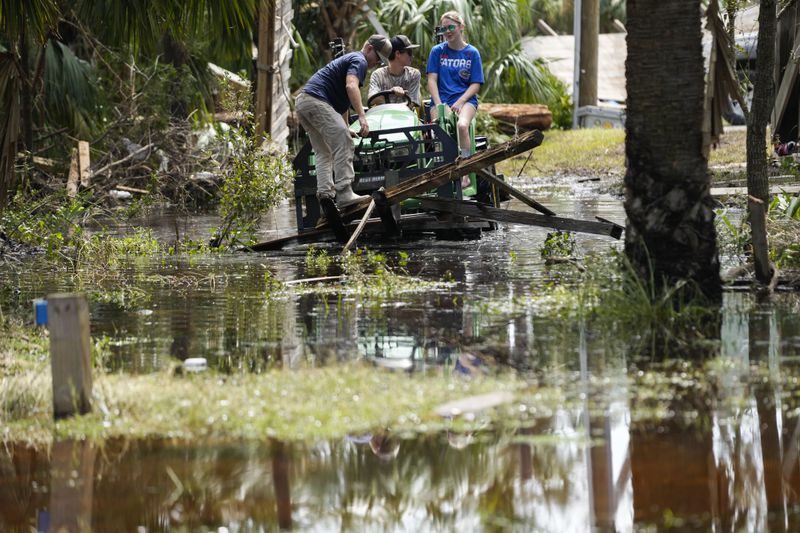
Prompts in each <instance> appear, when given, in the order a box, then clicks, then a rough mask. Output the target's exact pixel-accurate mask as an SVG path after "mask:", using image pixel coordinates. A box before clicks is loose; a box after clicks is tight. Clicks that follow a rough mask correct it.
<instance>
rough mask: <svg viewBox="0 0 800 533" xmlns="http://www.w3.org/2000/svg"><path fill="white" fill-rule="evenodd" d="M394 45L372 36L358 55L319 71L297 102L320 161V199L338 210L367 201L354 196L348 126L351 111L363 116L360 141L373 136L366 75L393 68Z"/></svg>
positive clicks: (360, 117) (334, 62) (317, 169)
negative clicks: (364, 97) (384, 65)
mask: <svg viewBox="0 0 800 533" xmlns="http://www.w3.org/2000/svg"><path fill="white" fill-rule="evenodd" d="M391 53H392V44H391V42H390V41H389V39H388V38H387V37H384V36H383V35H377V34H376V35H373V36H372V37H370V38H369V39H367V42H365V43H364V46H363V47H362V48H361V51H359V52H350V53H349V54H345V55H343V56H341V57H339V58H336V59H334V60H333V61H331V62H330V63H328V64H327V65H325V66H324V67H322V68H321V69H320V70H318V71H317V72H316V73H315V74H314V75H313V76H312V77H311V79H310V80H308V82H307V83H306V84H305V86H304V87H303V89H302V91H301V93H300V94H299V95H298V96H297V100H296V103H295V109H296V110H297V117H298V118H299V119H300V124H301V125H302V126H303V128H304V129H305V130H306V132H307V133H308V138H309V140H310V141H311V146H312V147H313V148H314V154H315V155H316V171H317V198H319V199H320V200H322V199H325V198H335V199H336V205H337V206H338V207H339V208H342V207H345V206H348V205H351V204H354V203H356V202H358V201H359V200H361V199H363V198H365V197H364V196H360V195H358V194H356V193H354V192H353V188H352V185H351V184H352V182H353V178H354V177H355V172H354V171H353V141H352V139H351V137H350V128H349V125H348V123H347V120H348V116H347V115H348V113H347V110H348V108H349V107H351V106H352V108H353V109H354V110H355V111H356V113H358V122H359V125H360V126H361V129H360V130H359V132H358V133H359V135H360V136H362V137H364V136H366V135H369V126H368V125H367V117H366V115H365V114H364V106H363V104H362V103H361V91H360V89H359V88H360V87H361V85H363V83H364V79H365V78H366V76H367V69H370V68H373V67H375V66H376V65H378V64H379V63H380V62H381V60H383V61H384V62H388V57H389V54H391Z"/></svg>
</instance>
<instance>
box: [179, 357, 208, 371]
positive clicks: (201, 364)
mask: <svg viewBox="0 0 800 533" xmlns="http://www.w3.org/2000/svg"><path fill="white" fill-rule="evenodd" d="M183 369H184V370H185V371H186V372H203V371H204V370H208V362H207V361H206V358H205V357H190V358H189V359H186V360H185V361H184V362H183Z"/></svg>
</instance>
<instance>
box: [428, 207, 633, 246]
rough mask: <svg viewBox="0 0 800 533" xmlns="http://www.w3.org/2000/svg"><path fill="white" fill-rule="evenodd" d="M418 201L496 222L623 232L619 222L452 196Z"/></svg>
mask: <svg viewBox="0 0 800 533" xmlns="http://www.w3.org/2000/svg"><path fill="white" fill-rule="evenodd" d="M420 203H421V205H422V208H423V209H435V210H437V211H441V212H444V213H451V214H454V215H460V216H467V217H474V218H481V219H484V220H493V221H497V222H510V223H512V224H525V225H528V226H542V227H545V228H554V229H558V230H563V231H575V232H579V233H594V234H597V235H608V236H609V237H613V238H615V239H619V238H620V237H621V236H622V229H623V228H622V226H620V225H618V224H614V223H609V222H595V221H592V220H576V219H574V218H563V217H554V216H547V215H539V214H536V213H526V212H524V211H513V210H511V209H498V208H496V207H491V206H488V205H486V204H479V203H477V202H467V201H464V200H454V199H451V198H434V197H422V198H420Z"/></svg>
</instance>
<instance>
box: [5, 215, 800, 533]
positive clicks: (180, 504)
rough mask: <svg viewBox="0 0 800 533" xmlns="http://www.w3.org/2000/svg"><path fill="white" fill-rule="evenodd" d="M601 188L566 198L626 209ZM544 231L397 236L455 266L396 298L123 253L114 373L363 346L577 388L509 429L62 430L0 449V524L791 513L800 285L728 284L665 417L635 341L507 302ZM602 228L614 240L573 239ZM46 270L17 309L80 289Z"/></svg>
mask: <svg viewBox="0 0 800 533" xmlns="http://www.w3.org/2000/svg"><path fill="white" fill-rule="evenodd" d="M609 205H611V202H610V201H609V202H604V201H598V202H596V203H586V204H581V205H577V206H576V205H572V208H573V209H574V210H575V213H579V214H580V216H581V218H590V217H589V215H591V214H592V213H596V214H600V215H601V216H604V217H605V218H612V219H614V218H616V217H615V216H613V215H610V214H609V213H607V212H605V210H608V206H609ZM567 207H569V206H567ZM557 211H559V212H560V213H564V214H569V209H568V208H565V209H557ZM537 232H538V230H529V229H527V228H526V229H520V228H509V229H508V230H504V231H503V232H498V233H497V234H494V235H489V236H486V237H485V238H483V239H481V240H480V241H477V242H468V243H447V242H427V243H424V245H417V246H409V247H404V248H402V250H403V251H406V252H408V253H409V258H408V266H407V267H406V268H407V269H408V271H409V272H410V273H412V274H414V275H419V276H420V277H423V278H425V279H440V278H441V277H442V276H444V274H445V273H449V275H450V276H452V278H453V279H454V280H456V281H457V283H456V284H455V285H454V286H451V287H448V288H445V289H442V290H438V291H429V292H427V293H423V294H411V295H402V296H400V297H396V298H383V299H369V298H364V297H359V296H355V295H344V296H339V295H337V296H327V295H325V296H321V295H313V294H312V295H300V296H296V295H292V296H289V297H285V298H270V297H268V295H266V294H265V290H264V277H265V274H266V273H267V272H269V273H270V275H272V276H276V277H278V278H279V279H298V278H303V277H307V275H308V272H307V270H306V266H305V250H303V249H301V250H295V251H289V252H286V253H284V254H281V255H276V256H258V255H244V254H241V255H234V256H224V257H202V258H187V257H182V258H167V259H164V260H163V261H162V260H159V261H154V262H152V263H146V264H131V265H128V266H127V267H126V268H125V269H123V270H122V272H121V273H120V274H119V278H117V279H114V280H113V283H109V285H108V286H104V288H105V289H107V290H114V289H115V288H116V287H117V285H119V284H123V285H124V284H125V283H129V284H131V285H135V286H136V287H138V288H141V289H142V290H143V291H144V292H145V293H146V294H147V298H146V300H145V301H144V302H143V303H142V304H141V305H134V306H128V305H125V304H124V303H119V302H116V301H115V302H95V303H94V305H93V307H92V328H93V334H94V335H96V336H99V335H107V336H108V337H109V338H110V339H111V342H112V346H113V348H114V350H115V351H116V355H117V357H116V358H115V359H114V360H113V361H111V362H110V363H109V368H110V369H112V370H115V369H121V368H123V369H125V370H127V371H131V372H148V371H152V370H153V369H157V368H161V367H164V366H167V365H170V364H175V363H176V362H177V361H178V360H180V359H184V358H186V357H190V356H206V357H208V358H209V359H210V360H211V361H212V364H214V365H215V366H216V367H217V368H219V369H221V370H223V371H228V372H237V371H249V372H259V371H263V370H265V369H269V368H284V369H299V371H302V368H303V367H304V365H317V364H327V363H332V362H335V361H337V360H341V359H346V358H353V357H358V358H363V359H366V360H369V361H372V362H373V363H375V364H376V365H379V366H381V367H387V368H393V369H399V370H401V371H411V372H410V373H411V375H410V376H409V382H412V380H413V372H416V371H424V370H426V369H431V368H432V369H437V370H440V369H443V370H444V371H447V372H450V373H451V374H452V375H453V376H454V377H459V378H460V377H467V376H470V375H478V374H482V373H486V372H490V371H491V370H492V369H494V368H497V367H498V366H502V367H503V368H508V367H512V368H514V369H517V370H519V375H520V379H529V380H531V381H533V382H544V383H547V382H548V377H549V376H550V374H553V375H555V376H556V377H557V376H567V378H564V379H563V387H564V388H565V391H564V392H565V395H566V396H568V397H570V398H579V399H580V401H578V402H570V403H568V404H565V405H561V406H558V408H556V409H554V410H553V411H552V413H549V414H548V415H547V416H539V417H538V418H535V419H533V420H524V423H523V421H521V422H520V424H521V427H520V428H518V429H516V430H508V431H490V430H489V429H488V428H486V429H484V430H481V431H473V432H470V433H457V432H442V433H437V434H432V435H419V436H414V437H411V438H409V436H408V435H401V434H398V433H397V432H396V431H394V430H393V428H391V427H381V428H375V429H374V430H373V431H371V432H369V433H362V434H354V435H348V436H346V437H343V438H341V439H337V440H331V441H321V442H280V441H274V440H273V441H269V440H265V441H264V442H217V441H215V442H180V441H161V440H144V441H129V442H108V443H103V445H102V446H101V445H99V444H97V445H95V444H92V443H90V442H83V441H69V442H56V443H55V444H54V445H53V446H52V448H51V449H50V450H49V451H47V452H43V451H37V450H33V449H30V448H27V447H23V446H13V445H11V446H9V447H7V448H5V449H2V450H0V474H1V475H0V530H2V531H15V530H29V529H36V528H38V529H43V530H44V529H48V528H49V529H53V530H54V529H56V528H57V527H58V526H59V525H64V527H66V528H67V529H72V530H80V529H81V528H84V527H86V528H89V529H92V530H98V531H106V530H136V529H137V528H144V529H145V530H147V531H154V530H164V529H180V528H184V529H187V530H196V529H202V528H206V527H207V528H214V527H219V526H226V527H229V528H230V529H231V530H234V529H236V530H245V531H247V530H259V529H269V530H274V529H278V528H280V529H300V530H324V531H328V530H337V529H338V530H342V529H346V530H364V529H373V530H381V531H383V530H409V529H418V530H467V531H473V530H486V529H498V530H524V531H529V530H544V531H552V530H556V531H586V530H590V529H593V528H596V529H599V530H617V531H630V530H632V529H636V528H637V527H638V526H641V525H646V524H655V525H658V526H665V527H678V528H683V527H690V526H698V527H703V528H704V529H711V528H713V529H714V530H723V531H727V530H741V529H746V530H753V531H760V530H767V529H770V530H798V528H800V519H799V518H798V517H800V501H798V500H799V497H798V494H800V462H799V461H798V459H799V456H800V417H799V416H798V413H800V404H799V403H798V402H800V400H799V398H800V396H799V395H798V394H797V389H798V387H797V380H796V377H795V376H796V375H797V366H796V363H797V356H798V355H800V313H798V307H800V305H799V304H798V299H797V297H796V296H792V295H777V296H776V297H775V298H774V299H773V301H772V303H769V304H764V303H759V302H757V301H756V300H755V299H754V298H753V297H752V296H751V295H749V294H746V293H727V294H726V295H725V301H724V303H723V309H722V317H721V328H720V332H719V338H718V339H715V341H718V342H717V343H714V344H712V346H713V347H714V348H713V349H714V350H718V353H715V355H718V356H719V358H720V360H721V361H720V362H719V367H718V368H719V370H718V371H717V372H716V373H715V374H714V376H715V377H714V380H715V381H714V382H713V383H709V386H708V387H707V389H705V390H706V393H704V394H702V395H698V396H697V397H692V398H686V397H685V396H681V395H678V394H676V395H675V398H674V399H672V400H671V401H672V404H671V409H672V410H673V411H674V412H676V413H678V414H687V416H686V417H683V416H676V417H674V418H671V417H667V418H665V419H663V420H660V419H654V416H653V415H647V416H645V414H643V411H644V409H645V408H646V406H642V405H638V404H636V403H633V402H634V401H633V400H632V398H636V395H635V394H634V393H635V391H633V390H631V382H632V380H631V373H634V372H638V370H639V366H637V365H640V364H641V362H637V361H633V360H631V359H630V358H628V354H629V353H630V351H631V350H630V349H629V348H630V347H629V345H628V341H629V339H625V338H623V336H622V335H621V334H620V332H618V331H606V330H603V329H598V328H594V329H593V326H592V324H591V323H584V322H569V323H565V322H561V321H556V320H553V319H551V318H548V317H547V316H546V315H545V314H540V313H537V311H536V309H535V308H533V307H531V306H523V307H521V308H520V307H519V306H512V305H511V302H512V301H514V300H516V301H525V299H526V298H527V297H529V296H530V295H532V294H533V293H534V291H536V290H537V287H539V286H540V285H541V283H544V282H546V281H547V278H548V276H550V275H551V274H549V273H547V272H546V270H545V269H544V268H543V267H542V264H541V259H540V258H539V257H538V252H537V246H538V242H539V241H540V238H541V237H542V235H540V234H539V233H537ZM593 242H602V241H601V240H599V239H598V240H597V241H592V240H590V239H589V238H585V239H584V238H582V239H581V240H580V245H581V246H583V247H584V248H583V250H584V251H586V250H590V249H591V246H592V243H593ZM606 244H607V243H606V242H603V243H602V245H604V246H605V245H606ZM393 250H394V251H397V250H398V249H397V248H395V249H392V248H388V249H387V253H389V254H391V253H392V251H393ZM512 252H514V253H512ZM42 272H45V271H44V270H41V271H37V270H36V269H28V270H27V271H25V272H17V273H12V275H13V277H14V279H13V280H11V281H10V282H8V283H10V284H11V285H13V286H17V287H19V288H20V294H21V296H20V298H19V301H20V302H22V303H20V304H19V305H20V306H22V305H23V304H24V305H25V306H26V307H27V303H26V302H27V301H28V299H29V298H32V297H34V296H38V295H40V294H42V293H46V292H55V291H56V290H72V289H74V288H75V287H78V286H79V285H80V283H79V281H80V280H76V278H74V277H70V276H68V275H66V273H64V275H63V276H62V275H58V274H56V275H48V276H45V275H43V274H42ZM47 272H50V271H49V270H48V271H47ZM11 285H9V286H11ZM489 302H491V303H492V305H491V306H490V305H489ZM717 347H718V348H717ZM755 364H759V366H757V367H756V366H754V365H755ZM554 379H555V378H554ZM688 414H691V415H692V416H688Z"/></svg>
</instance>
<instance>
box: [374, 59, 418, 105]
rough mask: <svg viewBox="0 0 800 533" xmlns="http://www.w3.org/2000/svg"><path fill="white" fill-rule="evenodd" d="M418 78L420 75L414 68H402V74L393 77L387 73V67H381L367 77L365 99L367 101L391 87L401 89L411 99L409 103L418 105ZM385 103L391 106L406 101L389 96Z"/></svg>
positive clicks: (400, 97) (398, 97)
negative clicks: (367, 90)
mask: <svg viewBox="0 0 800 533" xmlns="http://www.w3.org/2000/svg"><path fill="white" fill-rule="evenodd" d="M420 78H421V75H420V73H419V70H417V69H415V68H414V67H403V72H402V73H401V74H400V75H399V76H394V75H393V74H392V73H391V72H389V67H381V68H379V69H378V70H376V71H374V72H373V73H372V75H371V76H370V77H369V92H368V93H367V99H368V100H369V98H370V97H371V96H372V95H373V94H375V93H379V92H381V91H388V90H389V89H391V88H392V87H402V88H403V89H405V91H406V93H407V94H408V96H409V97H410V98H411V101H412V102H414V103H415V104H417V105H420V93H419V82H420ZM387 101H388V102H389V103H392V104H395V103H401V104H404V103H405V102H406V99H405V97H403V96H397V95H395V94H393V95H390V96H389V99H388V100H387Z"/></svg>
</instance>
